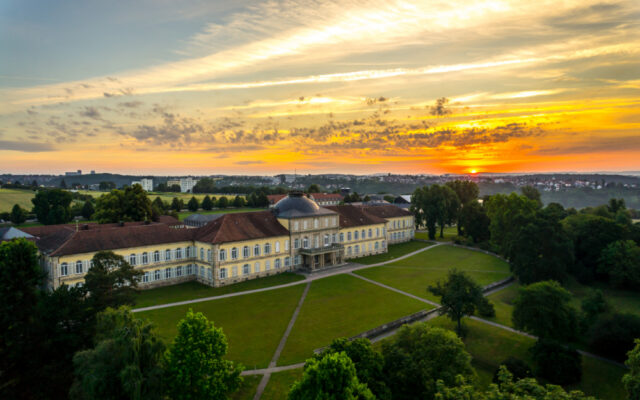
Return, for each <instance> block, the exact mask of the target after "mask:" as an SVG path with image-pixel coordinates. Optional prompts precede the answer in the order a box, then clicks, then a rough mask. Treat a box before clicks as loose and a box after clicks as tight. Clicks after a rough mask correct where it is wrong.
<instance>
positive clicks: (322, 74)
mask: <svg viewBox="0 0 640 400" xmlns="http://www.w3.org/2000/svg"><path fill="white" fill-rule="evenodd" d="M639 19H640V3H638V2H637V1H633V0H614V1H610V2H607V3H602V2H600V1H591V0H586V1H577V0H570V1H566V2H555V1H554V2H552V1H547V0H541V1H536V2H528V1H524V0H514V1H507V0H485V1H473V2H470V1H462V0H453V1H448V2H437V1H426V0H425V1H418V0H407V1H400V0H398V1H394V0H391V1H377V0H376V1H374V0H361V1H358V0H343V1H323V2H316V1H312V0H280V1H270V2H252V1H245V0H240V1H234V2H211V3H209V2H201V1H199V0H185V1H182V2H180V4H179V5H178V4H176V3H174V2H157V1H152V0H140V1H135V2H124V3H113V2H85V1H79V0H69V1H60V2H45V1H31V0H22V1H13V0H10V1H7V2H3V4H2V5H0V60H1V61H0V173H16V174H20V173H55V174H64V172H67V171H76V170H78V169H81V170H83V171H90V170H95V171H96V172H97V173H99V172H111V173H122V174H136V175H211V174H229V175H275V174H281V173H293V171H294V170H297V172H298V173H299V174H319V173H353V174H373V173H387V172H390V173H400V174H421V173H425V174H443V173H470V172H471V171H476V172H479V173H483V172H501V173H516V172H531V173H545V172H563V171H571V172H577V173H580V172H602V171H608V172H612V173H615V172H616V171H627V172H628V171H638V170H640V161H638V160H639V159H640V61H639V60H640V57H639V53H640V47H639V46H638V43H640V28H639V25H638V22H637V21H638V20H639Z"/></svg>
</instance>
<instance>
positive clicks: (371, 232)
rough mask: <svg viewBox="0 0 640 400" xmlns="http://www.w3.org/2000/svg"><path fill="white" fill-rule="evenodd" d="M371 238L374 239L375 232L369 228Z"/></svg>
mask: <svg viewBox="0 0 640 400" xmlns="http://www.w3.org/2000/svg"><path fill="white" fill-rule="evenodd" d="M369 237H370V238H371V237H373V230H372V229H371V228H369Z"/></svg>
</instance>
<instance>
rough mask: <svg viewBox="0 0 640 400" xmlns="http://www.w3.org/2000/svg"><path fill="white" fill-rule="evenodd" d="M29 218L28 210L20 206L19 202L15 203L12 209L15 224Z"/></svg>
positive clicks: (12, 218) (12, 219)
mask: <svg viewBox="0 0 640 400" xmlns="http://www.w3.org/2000/svg"><path fill="white" fill-rule="evenodd" d="M26 220H27V211H26V210H25V209H23V208H22V207H20V205H19V204H14V205H13V208H12V209H11V222H12V223H13V224H15V225H20V224H22V223H23V222H24V221H26Z"/></svg>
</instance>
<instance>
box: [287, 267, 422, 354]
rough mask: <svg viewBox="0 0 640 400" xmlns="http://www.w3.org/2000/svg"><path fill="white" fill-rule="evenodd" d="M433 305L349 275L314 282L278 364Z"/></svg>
mask: <svg viewBox="0 0 640 400" xmlns="http://www.w3.org/2000/svg"><path fill="white" fill-rule="evenodd" d="M429 308H430V306H429V305H427V304H424V303H422V302H420V301H417V300H414V299H412V298H409V297H406V296H403V295H401V294H398V293H395V292H392V291H390V290H388V289H384V288H381V287H379V286H376V285H374V284H372V283H368V282H365V281H363V280H361V279H358V278H355V277H353V276H349V275H336V276H333V277H329V278H325V279H320V280H317V281H314V282H313V283H312V284H311V289H310V290H309V294H308V295H307V298H306V300H305V301H304V303H303V305H302V309H301V310H300V315H299V316H298V319H297V321H296V323H295V325H294V326H293V330H292V331H291V335H290V336H289V339H288V340H287V344H286V345H285V347H284V350H283V351H282V355H281V356H280V360H278V365H289V364H294V363H296V362H301V361H304V360H305V359H307V358H309V357H310V356H311V355H312V354H313V353H312V352H313V350H314V349H317V348H319V347H322V346H326V345H328V344H329V343H330V342H331V340H332V339H334V338H339V337H350V336H353V335H356V334H358V333H360V332H364V331H366V330H368V329H371V328H375V327H376V326H378V325H381V324H383V323H385V322H388V321H393V320H395V319H397V318H400V317H402V316H405V315H409V314H412V313H414V312H417V311H419V310H423V309H429Z"/></svg>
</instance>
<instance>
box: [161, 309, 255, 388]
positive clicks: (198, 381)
mask: <svg viewBox="0 0 640 400" xmlns="http://www.w3.org/2000/svg"><path fill="white" fill-rule="evenodd" d="M226 354H227V338H226V337H225V336H224V333H222V329H220V328H216V327H215V326H214V325H213V322H209V321H208V320H207V318H206V317H205V316H204V315H203V314H202V313H194V312H193V311H192V310H189V311H188V312H187V316H186V318H185V319H183V320H181V321H180V322H179V323H178V335H177V336H176V337H175V339H174V340H173V345H172V346H171V347H170V348H169V351H168V352H167V354H166V384H167V394H168V395H169V397H170V398H172V399H174V400H180V399H189V400H198V399H226V396H227V394H229V393H231V392H233V391H235V390H236V389H238V387H239V386H240V382H241V378H240V372H241V370H242V367H240V366H236V365H234V363H233V362H231V361H228V360H225V359H224V356H225V355H226Z"/></svg>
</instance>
